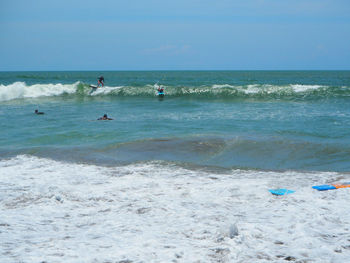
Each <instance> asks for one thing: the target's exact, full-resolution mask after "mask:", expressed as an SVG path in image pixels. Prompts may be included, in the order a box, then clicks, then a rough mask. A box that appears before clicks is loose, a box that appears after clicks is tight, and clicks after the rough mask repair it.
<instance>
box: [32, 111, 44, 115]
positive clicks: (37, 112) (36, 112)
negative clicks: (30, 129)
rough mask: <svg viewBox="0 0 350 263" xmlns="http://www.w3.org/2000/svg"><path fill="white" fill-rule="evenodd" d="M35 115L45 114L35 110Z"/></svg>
mask: <svg viewBox="0 0 350 263" xmlns="http://www.w3.org/2000/svg"><path fill="white" fill-rule="evenodd" d="M34 113H35V114H38V115H41V114H44V113H43V112H41V111H38V110H35V111H34Z"/></svg>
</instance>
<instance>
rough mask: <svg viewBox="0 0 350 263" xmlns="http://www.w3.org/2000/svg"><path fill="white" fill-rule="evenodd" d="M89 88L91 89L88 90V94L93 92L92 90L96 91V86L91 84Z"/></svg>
mask: <svg viewBox="0 0 350 263" xmlns="http://www.w3.org/2000/svg"><path fill="white" fill-rule="evenodd" d="M90 88H91V90H90V92H89V94H91V93H93V92H94V91H96V90H97V88H98V87H96V86H93V85H90Z"/></svg>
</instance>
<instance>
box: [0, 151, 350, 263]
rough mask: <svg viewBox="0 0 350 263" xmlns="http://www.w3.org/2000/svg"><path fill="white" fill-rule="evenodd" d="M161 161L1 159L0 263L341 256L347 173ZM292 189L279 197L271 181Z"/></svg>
mask: <svg viewBox="0 0 350 263" xmlns="http://www.w3.org/2000/svg"><path fill="white" fill-rule="evenodd" d="M349 178H350V176H349V174H338V173H333V172H323V173H311V172H310V173H302V172H293V171H286V172H263V171H260V172H259V171H249V170H247V171H243V170H232V171H227V172H224V173H215V172H210V171H206V170H205V169H200V170H196V169H191V170H188V169H184V168H181V167H179V166H176V165H173V164H166V163H157V162H151V163H138V164H132V165H128V166H121V167H109V168H108V167H99V166H94V165H86V164H74V163H63V162H57V161H53V160H49V159H40V158H36V157H30V156H23V155H22V156H17V157H15V158H12V159H8V160H2V161H1V162H0V206H1V211H2V214H1V218H0V244H1V245H0V259H1V262H4V263H7V262H43V261H45V262H121V261H124V262H141V261H143V262H175V261H176V262H284V261H285V260H295V261H299V262H308V261H313V262H348V259H349V256H350V247H349V239H350V236H349V231H348V229H349V227H350V214H349V213H348V203H349V196H350V195H349V193H350V189H348V188H345V189H338V190H333V191H327V192H318V191H316V190H313V189H312V188H311V186H312V185H314V184H322V183H329V182H336V181H338V182H341V181H349ZM278 187H283V188H288V189H293V190H295V191H296V192H295V193H294V194H291V195H288V196H283V197H276V196H273V195H271V194H270V193H269V192H268V189H269V188H278Z"/></svg>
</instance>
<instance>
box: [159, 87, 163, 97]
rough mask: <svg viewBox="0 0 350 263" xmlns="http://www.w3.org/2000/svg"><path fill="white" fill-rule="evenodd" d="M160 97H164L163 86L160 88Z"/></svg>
mask: <svg viewBox="0 0 350 263" xmlns="http://www.w3.org/2000/svg"><path fill="white" fill-rule="evenodd" d="M158 95H161V96H164V88H163V86H158Z"/></svg>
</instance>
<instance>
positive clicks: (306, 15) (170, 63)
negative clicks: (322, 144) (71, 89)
mask: <svg viewBox="0 0 350 263" xmlns="http://www.w3.org/2000/svg"><path fill="white" fill-rule="evenodd" d="M36 70H39V71H51V70H350V1H349V0H240V1H236V0H216V1H215V0H210V1H209V0H173V1H168V0H129V1H126V0H123V1H121V0H31V1H29V0H0V71H36Z"/></svg>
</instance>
